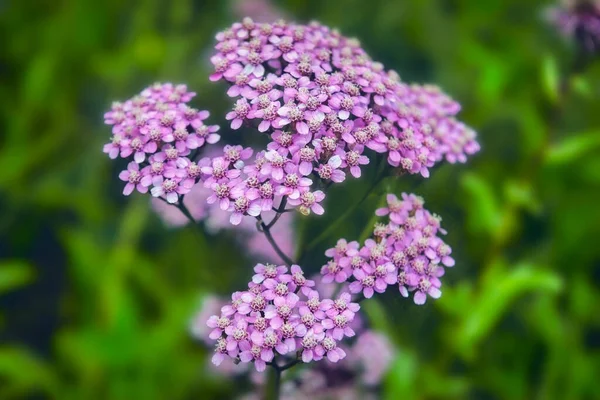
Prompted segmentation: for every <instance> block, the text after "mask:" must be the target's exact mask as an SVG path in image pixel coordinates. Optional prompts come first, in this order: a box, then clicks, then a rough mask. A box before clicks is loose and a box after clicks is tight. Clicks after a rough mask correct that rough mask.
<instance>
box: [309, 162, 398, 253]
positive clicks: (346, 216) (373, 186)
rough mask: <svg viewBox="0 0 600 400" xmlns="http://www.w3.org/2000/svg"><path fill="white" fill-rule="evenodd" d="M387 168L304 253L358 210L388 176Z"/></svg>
mask: <svg viewBox="0 0 600 400" xmlns="http://www.w3.org/2000/svg"><path fill="white" fill-rule="evenodd" d="M385 171H386V170H385V169H384V170H383V171H381V172H380V173H379V176H378V177H377V178H376V179H375V181H373V183H372V184H371V186H370V187H369V189H368V190H367V191H366V192H365V194H364V195H363V196H362V197H361V199H360V200H359V201H358V202H357V203H355V204H354V205H353V206H351V207H350V208H348V209H347V210H346V212H344V213H343V214H342V215H340V216H339V217H338V218H337V219H336V220H335V221H333V222H332V223H331V224H330V225H329V228H327V229H325V230H324V231H323V232H322V233H321V234H320V235H319V236H317V237H316V238H314V239H313V240H312V241H311V242H310V243H309V244H308V245H307V246H306V247H305V248H304V251H303V253H306V252H308V251H310V250H312V249H313V248H314V247H315V246H316V245H318V244H319V243H320V242H321V241H322V240H323V239H326V238H327V237H328V236H329V235H330V234H331V233H332V232H334V231H335V230H336V229H337V228H338V226H339V225H340V224H341V223H342V222H344V221H346V219H347V218H348V217H349V216H350V215H351V214H352V213H353V212H354V210H356V209H357V208H358V207H359V206H360V205H361V204H362V203H363V202H364V201H365V200H366V199H367V198H368V197H369V195H370V194H371V192H372V191H373V189H375V187H377V185H379V183H380V182H381V181H382V180H383V179H384V178H385V177H386V176H387V174H386V173H385Z"/></svg>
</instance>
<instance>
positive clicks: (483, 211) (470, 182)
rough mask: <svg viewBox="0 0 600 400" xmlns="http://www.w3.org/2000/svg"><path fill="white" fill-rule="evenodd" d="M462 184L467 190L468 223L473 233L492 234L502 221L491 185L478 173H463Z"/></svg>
mask: <svg viewBox="0 0 600 400" xmlns="http://www.w3.org/2000/svg"><path fill="white" fill-rule="evenodd" d="M461 182H462V186H463V188H465V190H466V192H467V201H468V204H467V207H468V208H467V210H468V215H469V223H470V225H471V229H472V230H473V232H474V233H487V234H489V235H493V234H494V232H496V231H498V229H499V228H500V225H501V223H502V215H501V214H500V208H499V206H498V202H497V200H496V196H495V194H494V191H493V189H492V187H491V186H490V185H489V184H488V183H487V182H486V181H485V180H484V179H483V178H482V177H481V176H479V175H477V174H474V173H468V174H465V175H464V176H463V177H462V181H461Z"/></svg>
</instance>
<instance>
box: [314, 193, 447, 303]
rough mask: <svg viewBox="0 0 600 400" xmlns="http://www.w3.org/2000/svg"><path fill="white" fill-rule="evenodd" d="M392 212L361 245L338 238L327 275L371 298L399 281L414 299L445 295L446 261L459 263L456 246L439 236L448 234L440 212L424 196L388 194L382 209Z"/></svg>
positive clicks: (323, 271) (326, 267) (325, 277)
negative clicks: (427, 205)
mask: <svg viewBox="0 0 600 400" xmlns="http://www.w3.org/2000/svg"><path fill="white" fill-rule="evenodd" d="M376 214H377V215H378V216H388V218H389V220H388V222H387V223H385V224H382V223H378V224H376V225H375V229H374V231H373V238H371V239H367V240H366V241H365V243H364V245H363V246H362V247H361V248H360V249H358V243H357V242H350V243H347V242H346V241H345V240H344V239H341V240H340V241H338V244H337V246H336V247H335V248H332V249H329V250H327V252H326V253H325V254H326V255H327V256H328V257H330V260H329V261H328V262H327V264H325V265H324V266H323V268H322V269H321V274H322V275H323V281H325V282H327V281H328V282H331V281H332V280H335V281H336V282H349V283H350V285H349V290H350V292H351V293H360V294H362V295H363V296H364V297H365V298H370V297H372V296H373V295H374V294H375V293H383V292H385V291H386V290H387V288H388V286H390V285H397V286H398V290H399V291H400V294H401V295H402V296H404V297H408V296H409V294H410V293H414V302H415V303H416V304H424V303H425V301H426V299H427V297H428V296H429V297H432V298H438V297H440V296H441V293H442V292H441V290H440V286H441V281H440V279H439V278H440V277H441V276H442V275H444V267H452V266H454V259H453V258H452V257H451V256H450V254H451V252H452V249H451V248H450V246H448V245H447V244H446V243H444V241H443V240H442V239H441V238H440V237H439V236H438V234H445V233H446V231H445V230H443V229H442V228H441V225H440V222H441V219H440V217H438V216H436V215H435V214H431V213H430V212H429V211H427V210H426V209H425V208H424V201H423V199H422V198H421V197H419V196H416V195H413V194H410V195H409V194H405V193H403V194H402V198H401V199H398V197H396V196H395V195H393V194H388V195H387V207H383V208H380V209H378V210H377V211H376Z"/></svg>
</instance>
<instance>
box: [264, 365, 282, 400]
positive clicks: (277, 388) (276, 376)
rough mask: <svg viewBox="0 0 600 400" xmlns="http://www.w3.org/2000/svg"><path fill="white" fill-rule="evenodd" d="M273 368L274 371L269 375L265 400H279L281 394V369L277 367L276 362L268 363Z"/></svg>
mask: <svg viewBox="0 0 600 400" xmlns="http://www.w3.org/2000/svg"><path fill="white" fill-rule="evenodd" d="M267 364H268V365H270V366H271V367H273V371H272V372H271V374H269V375H270V376H269V379H268V380H267V386H266V387H265V399H267V400H279V394H280V392H281V369H280V368H279V367H278V366H277V363H276V362H275V360H273V362H272V363H267Z"/></svg>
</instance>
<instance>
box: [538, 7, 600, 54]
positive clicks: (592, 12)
mask: <svg viewBox="0 0 600 400" xmlns="http://www.w3.org/2000/svg"><path fill="white" fill-rule="evenodd" d="M563 4H564V6H563V7H560V8H559V7H556V8H553V9H551V10H550V13H549V17H550V20H551V22H552V23H554V24H555V25H556V26H557V28H558V29H560V30H561V31H562V33H563V34H564V35H565V36H568V37H570V38H572V39H573V40H574V41H575V42H577V43H578V44H579V45H580V46H581V47H582V48H583V49H584V50H585V51H587V52H589V53H597V52H598V51H600V1H597V0H596V1H594V0H577V1H575V0H569V1H563Z"/></svg>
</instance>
